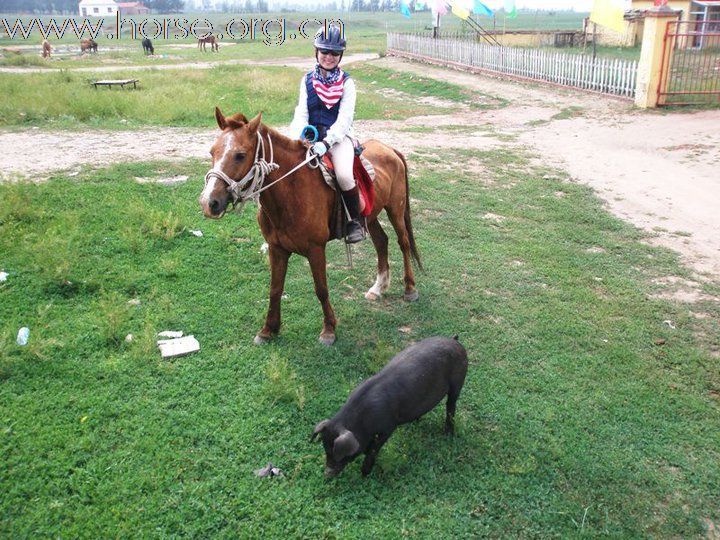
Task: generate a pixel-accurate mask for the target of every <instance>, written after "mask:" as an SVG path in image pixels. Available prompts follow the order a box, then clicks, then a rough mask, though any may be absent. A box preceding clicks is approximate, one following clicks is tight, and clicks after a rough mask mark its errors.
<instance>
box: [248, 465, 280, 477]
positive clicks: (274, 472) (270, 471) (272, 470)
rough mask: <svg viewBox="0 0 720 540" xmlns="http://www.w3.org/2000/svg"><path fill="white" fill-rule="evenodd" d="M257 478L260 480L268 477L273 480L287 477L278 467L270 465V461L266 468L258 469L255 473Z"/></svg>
mask: <svg viewBox="0 0 720 540" xmlns="http://www.w3.org/2000/svg"><path fill="white" fill-rule="evenodd" d="M255 476H257V477H258V478H266V477H270V478H272V477H273V476H285V475H284V474H283V472H282V471H281V470H280V469H279V468H278V467H275V466H274V465H273V464H272V463H270V462H269V461H268V464H267V465H266V466H265V467H263V468H262V469H257V470H256V471H255Z"/></svg>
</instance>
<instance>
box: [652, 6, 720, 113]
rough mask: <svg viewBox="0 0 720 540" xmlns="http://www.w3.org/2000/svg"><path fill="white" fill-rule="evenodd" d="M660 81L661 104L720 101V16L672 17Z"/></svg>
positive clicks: (667, 29)
mask: <svg viewBox="0 0 720 540" xmlns="http://www.w3.org/2000/svg"><path fill="white" fill-rule="evenodd" d="M661 66H662V67H661V70H660V82H659V83H658V96H659V102H658V105H695V104H703V103H717V104H720V19H719V20H696V21H671V22H668V24H667V28H666V30H665V49H664V50H663V62H662V65H661Z"/></svg>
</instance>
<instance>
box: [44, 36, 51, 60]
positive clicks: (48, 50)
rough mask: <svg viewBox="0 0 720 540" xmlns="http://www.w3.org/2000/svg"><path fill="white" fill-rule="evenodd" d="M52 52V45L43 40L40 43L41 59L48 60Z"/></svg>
mask: <svg viewBox="0 0 720 540" xmlns="http://www.w3.org/2000/svg"><path fill="white" fill-rule="evenodd" d="M51 52H52V45H50V42H49V41H48V40H47V39H43V42H42V57H43V58H50V53H51Z"/></svg>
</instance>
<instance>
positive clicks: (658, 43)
mask: <svg viewBox="0 0 720 540" xmlns="http://www.w3.org/2000/svg"><path fill="white" fill-rule="evenodd" d="M677 17H678V12H677V11H674V10H672V9H670V8H668V7H667V6H658V7H654V8H651V9H648V10H647V12H646V14H645V28H644V31H643V39H642V48H641V49H640V62H639V63H638V74H637V83H636V84H635V105H637V106H638V107H642V108H643V109H646V108H649V107H657V106H658V92H659V85H660V77H661V75H662V73H663V72H664V71H667V68H668V64H669V59H670V51H669V50H668V51H666V50H665V31H666V29H667V23H668V22H670V21H671V20H672V19H677Z"/></svg>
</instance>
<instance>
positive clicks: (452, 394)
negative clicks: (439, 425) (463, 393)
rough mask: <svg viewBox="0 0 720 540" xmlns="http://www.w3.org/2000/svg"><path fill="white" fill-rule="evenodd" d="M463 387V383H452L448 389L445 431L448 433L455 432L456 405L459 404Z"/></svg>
mask: <svg viewBox="0 0 720 540" xmlns="http://www.w3.org/2000/svg"><path fill="white" fill-rule="evenodd" d="M461 389H462V384H459V385H453V384H452V383H451V384H450V388H449V390H448V396H447V406H446V408H445V433H448V434H450V433H454V432H455V405H456V404H457V400H458V397H459V396H460V390H461Z"/></svg>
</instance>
